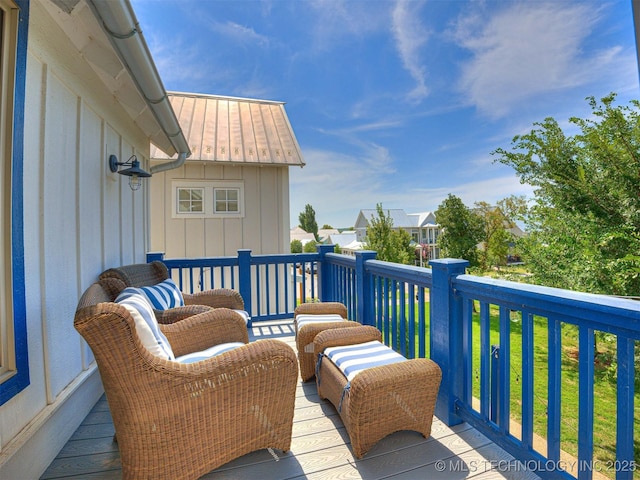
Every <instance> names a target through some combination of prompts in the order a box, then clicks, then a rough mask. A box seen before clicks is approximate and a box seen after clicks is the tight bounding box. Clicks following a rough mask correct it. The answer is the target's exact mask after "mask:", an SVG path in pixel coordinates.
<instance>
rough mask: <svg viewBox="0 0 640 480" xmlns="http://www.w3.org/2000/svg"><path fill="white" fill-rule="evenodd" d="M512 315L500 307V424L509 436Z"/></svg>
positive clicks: (505, 308)
mask: <svg viewBox="0 0 640 480" xmlns="http://www.w3.org/2000/svg"><path fill="white" fill-rule="evenodd" d="M510 335H511V314H510V310H509V309H508V308H507V307H505V306H503V305H501V306H500V359H499V365H500V371H499V374H500V375H499V378H500V380H499V382H500V383H499V387H500V389H499V393H498V404H499V407H498V412H499V413H498V424H499V425H500V428H501V429H502V431H504V432H505V433H506V434H509V416H510V414H511V408H510V406H511V405H510V401H511V337H510Z"/></svg>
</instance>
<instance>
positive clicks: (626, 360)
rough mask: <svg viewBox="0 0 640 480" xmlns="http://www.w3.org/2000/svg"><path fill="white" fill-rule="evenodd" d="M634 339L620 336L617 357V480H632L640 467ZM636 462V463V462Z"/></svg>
mask: <svg viewBox="0 0 640 480" xmlns="http://www.w3.org/2000/svg"><path fill="white" fill-rule="evenodd" d="M634 354H635V352H634V341H633V339H632V338H629V337H625V336H622V335H620V336H618V342H617V359H618V378H617V391H618V393H617V397H618V398H617V400H618V402H617V410H616V412H617V415H618V419H617V428H616V430H617V432H616V440H617V441H616V464H617V465H618V466H619V467H620V468H618V471H617V472H616V480H631V479H632V478H633V472H634V471H636V470H638V469H640V464H639V463H638V459H637V458H635V460H634V451H633V445H634V440H633V426H634V424H635V422H634V418H633V417H634V413H633V412H634V386H635V385H634V377H635V372H634V368H635V367H634V364H635V361H634ZM638 434H639V435H640V433H638ZM634 462H635V463H634Z"/></svg>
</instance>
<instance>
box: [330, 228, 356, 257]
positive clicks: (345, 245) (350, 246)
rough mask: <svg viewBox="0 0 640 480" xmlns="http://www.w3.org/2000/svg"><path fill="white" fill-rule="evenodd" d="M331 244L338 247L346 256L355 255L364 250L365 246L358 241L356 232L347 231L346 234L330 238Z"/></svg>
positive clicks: (342, 233) (334, 235) (338, 234)
mask: <svg viewBox="0 0 640 480" xmlns="http://www.w3.org/2000/svg"><path fill="white" fill-rule="evenodd" d="M329 243H331V244H333V245H338V246H339V247H340V252H341V253H343V254H345V255H355V252H357V251H359V250H362V249H364V246H365V244H364V243H363V242H360V241H358V235H357V233H356V231H355V230H345V231H344V232H341V233H337V234H333V235H330V236H329Z"/></svg>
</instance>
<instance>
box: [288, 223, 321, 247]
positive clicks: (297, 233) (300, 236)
mask: <svg viewBox="0 0 640 480" xmlns="http://www.w3.org/2000/svg"><path fill="white" fill-rule="evenodd" d="M289 239H290V240H289V242H293V241H294V240H300V243H302V246H303V247H304V245H305V244H306V243H309V242H312V241H313V242H315V240H316V237H315V236H314V235H313V233H308V232H306V231H304V230H303V229H302V228H301V227H296V228H292V229H291V231H290V232H289Z"/></svg>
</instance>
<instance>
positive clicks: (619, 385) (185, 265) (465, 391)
mask: <svg viewBox="0 0 640 480" xmlns="http://www.w3.org/2000/svg"><path fill="white" fill-rule="evenodd" d="M332 252H333V247H332V246H326V245H322V246H319V251H318V253H313V254H291V255H255V256H253V255H251V252H250V251H248V250H241V251H239V252H238V257H225V258H215V259H213V258H212V259H194V260H176V259H168V260H164V259H162V255H157V254H156V255H154V254H150V255H149V256H148V259H149V261H150V260H154V259H161V260H163V261H164V262H165V264H166V265H167V267H168V268H169V269H170V271H171V273H172V276H173V278H174V279H175V280H176V281H178V282H179V285H180V287H181V288H182V289H183V290H184V291H196V290H199V289H205V288H215V287H225V286H226V287H229V288H237V289H238V290H239V291H240V293H241V295H242V296H243V298H244V300H245V308H247V310H248V311H249V312H250V314H251V316H252V319H253V322H259V321H261V320H272V319H279V318H291V317H292V315H293V310H294V309H295V306H296V305H297V304H298V303H301V302H305V301H316V300H322V301H340V302H342V303H344V304H345V305H346V306H347V310H348V312H349V317H350V318H352V319H355V320H357V321H359V322H361V323H364V324H370V325H374V326H376V327H377V328H378V329H380V330H381V331H382V333H383V338H384V341H385V343H386V344H387V345H389V346H391V347H393V348H394V349H396V350H398V351H400V352H401V353H403V354H404V355H405V356H407V357H409V358H414V357H430V358H432V359H433V360H434V361H436V362H437V363H438V364H439V365H440V366H441V368H442V370H443V380H442V386H441V389H440V392H439V395H438V403H437V406H436V415H437V416H438V417H439V418H440V419H441V420H443V421H444V422H446V423H447V424H448V425H454V424H456V423H460V422H462V421H466V422H468V423H470V424H471V425H472V426H474V427H475V428H477V429H478V430H480V431H481V432H482V433H484V434H485V435H486V436H487V437H488V438H490V439H491V440H492V441H494V442H495V443H496V444H498V445H500V446H502V447H503V448H505V450H507V451H508V452H510V453H511V454H512V455H514V456H515V457H516V458H517V459H518V460H520V461H521V462H523V464H524V465H525V466H526V467H527V468H529V469H533V470H535V471H536V473H538V474H539V475H540V476H542V477H544V478H574V477H577V478H579V479H580V480H582V479H590V478H592V476H593V474H594V472H597V473H604V474H606V475H608V476H610V477H612V478H613V475H615V478H616V479H618V480H630V479H632V478H633V475H634V472H635V471H636V470H637V469H640V465H637V464H636V463H635V462H636V460H635V458H636V457H637V456H638V455H640V445H637V446H636V445H634V441H635V440H634V424H637V423H638V422H640V418H638V419H636V418H635V416H634V415H635V411H634V402H635V400H636V398H635V397H636V395H635V388H636V376H637V375H636V368H637V367H636V365H635V355H636V350H637V349H638V348H637V345H638V344H639V343H640V303H638V302H636V301H633V300H628V299H619V298H611V297H606V296H601V295H590V294H584V293H577V292H571V291H567V290H560V289H554V288H547V287H540V286H534V285H525V284H518V283H514V282H507V281H500V280H492V279H487V278H483V277H476V276H472V275H466V274H465V269H466V267H467V265H468V263H467V262H466V261H463V260H455V259H440V260H432V261H431V269H425V268H420V267H412V266H404V265H398V264H392V263H388V262H381V261H378V260H375V252H358V253H357V254H356V255H355V257H351V256H346V255H338V254H334V253H332ZM541 339H542V340H541ZM598 340H599V341H600V343H603V344H604V345H605V346H606V352H605V351H602V352H600V351H598V350H597V349H596V345H598V343H597V342H598ZM602 355H605V356H606V358H608V359H609V361H610V362H611V363H610V365H609V367H608V368H609V369H610V370H611V372H610V374H611V378H614V380H613V381H610V380H607V381H605V382H603V381H602V379H601V378H600V377H601V376H602V373H601V370H602V369H601V368H598V369H596V366H597V365H598V362H599V361H601V360H600V359H601V358H605V357H603V356H602ZM605 373H606V369H605ZM541 378H542V379H543V381H542V382H540V381H539V380H540V379H541ZM596 380H597V381H596ZM605 380H606V379H605ZM611 384H612V385H613V387H611V388H610V391H609V390H607V391H605V392H604V394H602V392H600V391H599V390H600V388H601V386H602V385H604V386H605V387H607V386H608V385H609V386H610V385H611ZM596 386H597V389H596ZM603 388H604V387H603ZM607 388H608V387H607ZM596 390H598V391H596ZM603 395H604V398H601V397H602V396H603ZM611 398H615V408H610V407H611V405H607V404H606V402H607V401H608V402H609V403H612V402H613V401H612V400H611ZM569 399H575V405H574V404H570V401H569ZM571 401H573V400H571ZM602 402H604V403H602ZM600 404H602V405H603V407H602V408H600ZM596 407H598V408H596ZM605 408H607V409H609V410H610V411H611V412H612V413H611V414H610V415H609V414H607V415H606V417H611V418H602V416H597V417H596V411H599V412H600V411H604V409H605ZM572 409H573V410H576V411H577V416H575V424H574V423H573V422H574V420H573V416H572V415H573V414H572ZM568 419H569V420H568ZM541 425H542V427H541ZM603 425H604V427H603ZM541 428H542V431H541ZM601 430H604V432H601ZM614 431H615V433H613V432H614ZM594 435H597V441H594V438H595V437H594ZM603 438H604V440H603ZM603 442H610V443H609V444H608V445H605V446H604V448H599V450H598V451H597V452H594V444H596V445H601V444H602V443H603ZM635 442H636V444H638V442H637V441H635ZM607 449H609V450H612V451H611V452H606V450H607ZM567 450H568V451H569V454H567V453H566V451H567ZM572 450H574V451H572ZM607 455H608V456H607Z"/></svg>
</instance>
